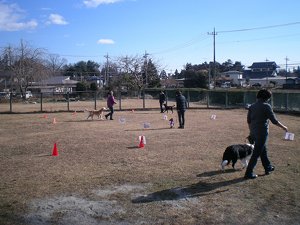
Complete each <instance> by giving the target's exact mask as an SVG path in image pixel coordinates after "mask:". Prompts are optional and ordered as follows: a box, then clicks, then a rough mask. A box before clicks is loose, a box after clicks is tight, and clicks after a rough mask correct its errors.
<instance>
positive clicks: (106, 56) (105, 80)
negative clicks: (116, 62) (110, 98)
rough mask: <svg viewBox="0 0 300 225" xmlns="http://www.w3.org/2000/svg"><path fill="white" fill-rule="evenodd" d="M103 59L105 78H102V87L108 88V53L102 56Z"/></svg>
mask: <svg viewBox="0 0 300 225" xmlns="http://www.w3.org/2000/svg"><path fill="white" fill-rule="evenodd" d="M104 58H106V66H105V76H104V85H105V86H108V80H109V76H108V59H109V56H108V53H106V55H105V56H104Z"/></svg>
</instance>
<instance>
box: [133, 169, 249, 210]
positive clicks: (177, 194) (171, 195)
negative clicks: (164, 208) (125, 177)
mask: <svg viewBox="0 0 300 225" xmlns="http://www.w3.org/2000/svg"><path fill="white" fill-rule="evenodd" d="M213 172H216V171H213ZM213 172H212V174H214V173H213ZM243 181H245V179H244V178H236V179H233V180H226V181H219V182H215V183H208V182H203V181H199V182H198V183H196V184H191V185H188V186H186V187H175V188H171V189H166V190H162V191H157V192H154V193H151V194H148V195H145V196H139V197H137V198H135V199H133V200H132V203H135V204H137V203H147V202H156V201H166V200H169V201H171V200H180V199H186V198H193V197H199V196H205V195H211V194H218V193H221V192H225V191H228V190H229V189H226V190H218V189H220V188H224V187H227V186H230V185H234V184H237V183H240V182H243ZM214 190H215V192H212V191H214Z"/></svg>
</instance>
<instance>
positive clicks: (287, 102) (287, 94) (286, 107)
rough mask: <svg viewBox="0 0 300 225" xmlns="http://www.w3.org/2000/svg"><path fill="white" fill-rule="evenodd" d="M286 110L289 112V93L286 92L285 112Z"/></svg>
mask: <svg viewBox="0 0 300 225" xmlns="http://www.w3.org/2000/svg"><path fill="white" fill-rule="evenodd" d="M288 110H289V93H288V92H287V93H286V96H285V111H288Z"/></svg>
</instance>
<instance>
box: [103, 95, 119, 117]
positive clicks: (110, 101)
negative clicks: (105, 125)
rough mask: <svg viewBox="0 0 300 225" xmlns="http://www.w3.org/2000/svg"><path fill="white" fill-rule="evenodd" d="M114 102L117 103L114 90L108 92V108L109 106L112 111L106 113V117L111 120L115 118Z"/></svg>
mask: <svg viewBox="0 0 300 225" xmlns="http://www.w3.org/2000/svg"><path fill="white" fill-rule="evenodd" d="M114 104H117V103H116V102H115V97H114V93H113V91H110V92H108V94H107V108H109V110H110V112H109V113H108V114H106V115H105V118H106V119H108V117H109V118H110V120H113V114H114Z"/></svg>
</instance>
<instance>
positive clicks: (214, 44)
mask: <svg viewBox="0 0 300 225" xmlns="http://www.w3.org/2000/svg"><path fill="white" fill-rule="evenodd" d="M207 34H208V35H213V37H214V42H213V47H214V68H213V71H214V72H213V77H214V78H216V35H217V34H218V33H216V30H215V28H214V31H213V32H208V33H207Z"/></svg>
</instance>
